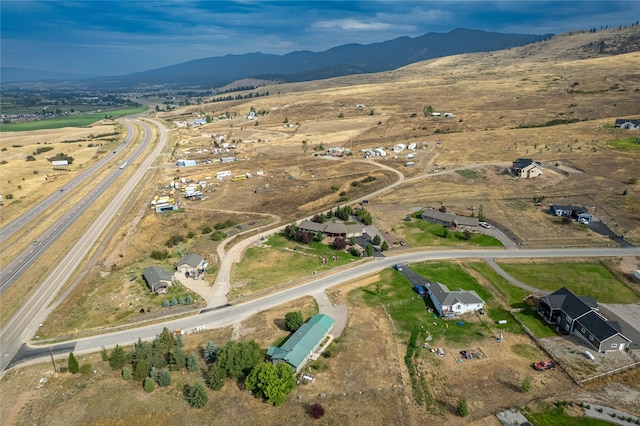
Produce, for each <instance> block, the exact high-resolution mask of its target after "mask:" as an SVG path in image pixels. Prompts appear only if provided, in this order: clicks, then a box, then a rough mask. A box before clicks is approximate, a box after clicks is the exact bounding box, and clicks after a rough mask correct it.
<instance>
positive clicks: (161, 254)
mask: <svg viewBox="0 0 640 426" xmlns="http://www.w3.org/2000/svg"><path fill="white" fill-rule="evenodd" d="M149 257H150V258H152V259H156V260H162V259H166V258H168V257H169V252H168V251H167V250H164V249H163V250H153V251H152V252H151V254H150V255H149Z"/></svg>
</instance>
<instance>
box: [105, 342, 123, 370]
mask: <svg viewBox="0 0 640 426" xmlns="http://www.w3.org/2000/svg"><path fill="white" fill-rule="evenodd" d="M126 362H127V355H126V354H125V353H124V349H122V347H121V346H120V345H116V347H115V348H113V350H112V351H111V356H110V357H109V365H110V366H111V368H113V369H114V370H120V369H121V368H122V367H123V366H124V365H125V364H126Z"/></svg>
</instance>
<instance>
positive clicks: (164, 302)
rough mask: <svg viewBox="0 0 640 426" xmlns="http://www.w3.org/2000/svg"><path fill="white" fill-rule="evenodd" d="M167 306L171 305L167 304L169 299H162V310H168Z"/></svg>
mask: <svg viewBox="0 0 640 426" xmlns="http://www.w3.org/2000/svg"><path fill="white" fill-rule="evenodd" d="M169 306H171V303H169V299H164V300H163V301H162V307H163V308H168V307H169Z"/></svg>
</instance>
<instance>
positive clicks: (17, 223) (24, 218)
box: [0, 119, 135, 241]
mask: <svg viewBox="0 0 640 426" xmlns="http://www.w3.org/2000/svg"><path fill="white" fill-rule="evenodd" d="M118 121H119V122H120V123H122V124H124V125H125V126H126V128H127V136H126V137H125V139H124V141H123V142H122V144H120V146H119V147H117V148H116V149H115V150H114V151H115V152H112V153H110V154H109V155H107V156H105V157H104V158H103V159H102V160H100V161H98V162H97V163H96V164H94V165H93V166H91V167H89V168H88V169H87V170H85V171H84V172H82V173H81V174H79V175H78V176H76V177H75V178H73V179H72V180H71V181H70V182H68V183H67V184H66V185H65V186H64V188H62V190H60V191H56V192H54V193H53V194H51V195H49V196H48V197H47V198H45V199H44V200H42V201H40V202H39V203H38V204H36V205H35V206H33V207H32V208H31V209H29V210H27V211H26V212H25V213H23V214H21V215H20V216H18V217H17V218H15V219H13V220H12V221H11V222H9V223H7V224H6V225H5V226H3V227H1V228H0V241H6V240H7V238H9V237H11V236H12V235H13V234H15V233H16V232H18V231H20V230H21V229H22V228H24V227H25V226H26V225H27V224H28V223H29V222H31V221H32V220H33V219H35V218H37V217H38V216H39V215H40V214H42V213H43V212H45V211H46V210H47V209H48V208H49V207H51V206H53V204H54V203H55V202H57V201H59V200H60V199H61V198H62V197H64V196H66V195H67V194H69V193H70V192H71V191H72V190H73V189H75V188H76V187H77V186H79V185H80V184H82V183H84V181H86V180H87V179H88V178H90V177H91V175H93V174H94V173H95V172H96V171H98V170H99V169H100V168H102V167H103V166H104V165H106V164H108V163H109V162H111V161H112V159H113V158H114V156H115V155H117V154H118V152H120V151H121V150H122V149H123V147H124V146H125V145H126V144H127V143H130V142H131V141H132V140H133V137H134V135H135V131H134V128H133V125H132V124H131V123H130V122H127V121H124V120H123V119H119V120H118Z"/></svg>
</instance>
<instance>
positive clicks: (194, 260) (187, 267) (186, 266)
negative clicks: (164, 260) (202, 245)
mask: <svg viewBox="0 0 640 426" xmlns="http://www.w3.org/2000/svg"><path fill="white" fill-rule="evenodd" d="M204 267H205V262H204V258H203V257H202V256H201V255H199V254H197V253H190V254H188V255H186V256H185V257H183V258H182V259H180V261H179V262H178V263H177V265H176V269H177V271H178V272H181V273H183V274H186V273H187V272H188V273H190V274H191V275H195V274H196V273H198V272H199V270H200V269H202V268H204Z"/></svg>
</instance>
